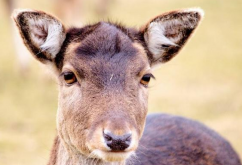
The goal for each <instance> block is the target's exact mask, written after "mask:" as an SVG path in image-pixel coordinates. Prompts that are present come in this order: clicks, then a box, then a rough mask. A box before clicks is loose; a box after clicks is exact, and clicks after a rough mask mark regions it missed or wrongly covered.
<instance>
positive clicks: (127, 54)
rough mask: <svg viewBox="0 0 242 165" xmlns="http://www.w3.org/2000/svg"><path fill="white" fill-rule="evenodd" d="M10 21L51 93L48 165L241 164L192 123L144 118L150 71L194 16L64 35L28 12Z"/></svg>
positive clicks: (98, 26) (180, 14) (182, 37)
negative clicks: (52, 81) (52, 134)
mask: <svg viewBox="0 0 242 165" xmlns="http://www.w3.org/2000/svg"><path fill="white" fill-rule="evenodd" d="M12 17H13V19H14V21H15V23H16V27H17V29H18V31H19V33H20V35H21V37H22V40H23V42H24V44H25V46H26V47H27V48H28V49H29V51H30V52H31V53H32V55H33V57H34V58H35V59H36V60H38V61H39V62H40V63H42V64H44V65H45V66H47V67H48V68H49V69H50V70H51V71H52V72H53V74H54V77H55V78H56V81H57V82H58V86H59V95H58V110H57V119H56V124H57V136H56V138H55V140H54V145H53V148H52V151H51V154H50V159H49V162H48V165H92V164H97V165H132V164H135V165H241V161H240V158H239V156H238V155H237V153H236V151H235V150H234V149H233V147H232V146H231V145H230V143H229V142H228V141H227V140H226V139H224V138H223V137H222V136H221V135H219V134H218V133H216V132H215V131H213V130H212V129H210V128H208V127H207V126H205V125H203V124H201V123H200V122H198V121H195V120H192V119H187V118H184V117H180V116H175V115H169V114H162V113H157V114H148V86H149V82H150V80H151V79H154V78H155V77H154V75H153V73H152V71H153V70H154V68H156V67H157V66H159V65H161V64H163V63H166V62H168V61H170V60H171V59H172V58H173V57H175V56H176V55H177V54H178V52H179V51H180V50H181V49H182V48H183V46H184V45H185V43H187V41H188V39H189V38H190V37H191V35H192V34H193V32H194V30H195V29H196V28H197V27H198V25H199V23H200V22H201V20H202V18H203V10H202V9H200V8H191V9H182V10H174V11H171V12H166V13H163V14H161V15H158V16H156V17H154V18H152V19H151V20H150V21H148V23H146V24H144V25H143V26H141V28H139V29H137V28H130V27H125V26H124V25H121V24H117V23H112V22H97V23H94V24H89V25H86V26H83V27H71V28H66V27H65V26H64V25H63V23H61V21H60V20H58V19H57V18H55V17H54V16H52V15H50V14H47V13H45V12H43V11H36V10H21V9H17V10H15V11H14V13H13V15H12Z"/></svg>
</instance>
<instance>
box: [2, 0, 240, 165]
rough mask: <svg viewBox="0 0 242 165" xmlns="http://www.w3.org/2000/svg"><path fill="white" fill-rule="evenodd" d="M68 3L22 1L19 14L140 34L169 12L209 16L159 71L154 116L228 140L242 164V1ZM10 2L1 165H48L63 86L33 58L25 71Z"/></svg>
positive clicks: (152, 99)
mask: <svg viewBox="0 0 242 165" xmlns="http://www.w3.org/2000/svg"><path fill="white" fill-rule="evenodd" d="M60 1H64V0H35V1H31V0H16V2H15V4H13V6H12V7H11V8H32V9H38V10H44V11H46V12H49V13H52V14H54V15H58V16H59V17H60V18H61V19H62V20H63V22H64V23H66V24H67V26H70V25H84V24H86V23H93V22H96V21H98V20H106V19H107V18H109V19H111V20H114V21H119V22H123V23H124V24H125V25H127V26H133V27H139V26H141V25H143V24H144V23H146V22H147V21H148V20H149V19H150V18H152V17H154V16H156V15H159V14H161V13H162V12H166V11H170V10H174V9H181V8H189V7H201V8H202V9H204V11H205V18H204V20H203V22H202V24H201V25H200V27H199V28H198V30H197V31H196V33H195V35H194V36H193V38H192V39H191V40H190V41H189V43H188V44H187V45H186V46H185V48H184V49H183V50H182V52H181V53H180V54H179V55H178V56H177V57H176V58H174V59H173V60H172V61H171V62H169V63H167V64H164V65H162V66H161V67H160V68H159V69H157V70H156V71H155V76H156V81H155V82H153V83H152V85H151V87H150V98H149V112H150V113H151V112H164V113H170V114H176V115H182V116H185V117H188V118H191V119H195V120H198V121H200V122H202V123H204V124H205V125H207V126H209V127H211V128H212V129H214V130H215V131H217V132H219V133H220V134H221V135H222V136H224V137H225V138H226V139H228V140H229V141H230V143H231V144H232V145H233V147H234V148H235V150H236V151H237V152H238V153H239V155H240V157H241V156H242V140H241V139H242V1H241V0H233V1H228V0H196V1H194V0H81V1H80V2H77V3H76V4H75V5H73V4H71V1H70V0H69V1H68V3H67V4H65V5H61V3H65V2H60ZM6 2H7V1H6V0H1V1H0V165H43V164H46V163H47V161H48V158H49V153H50V150H51V146H52V142H53V139H54V136H55V135H56V129H55V115H56V109H57V93H58V90H57V83H56V82H54V80H52V79H51V77H50V76H49V73H48V72H46V71H45V68H44V67H43V66H41V65H40V64H39V63H38V62H36V61H34V60H33V58H32V57H30V56H29V55H27V57H30V58H28V60H29V61H28V60H27V62H22V63H21V62H20V60H19V58H18V57H17V56H16V51H15V47H16V46H15V45H16V43H17V45H18V46H19V45H20V47H21V44H22V43H21V42H20V43H18V41H17V42H14V38H16V37H14V36H16V33H14V32H13V30H14V29H13V28H12V21H11V19H10V12H11V8H10V10H8V9H7V6H6ZM9 11H10V12H9ZM19 52H21V53H20V55H21V54H22V55H23V56H24V55H25V54H26V51H25V50H23V51H19ZM24 61H26V60H24ZM24 63H26V64H24Z"/></svg>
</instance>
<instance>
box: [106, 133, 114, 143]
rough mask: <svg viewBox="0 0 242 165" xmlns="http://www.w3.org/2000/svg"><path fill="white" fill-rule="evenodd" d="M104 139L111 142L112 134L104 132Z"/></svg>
mask: <svg viewBox="0 0 242 165" xmlns="http://www.w3.org/2000/svg"><path fill="white" fill-rule="evenodd" d="M104 139H105V140H106V141H107V142H111V141H112V137H111V136H110V135H107V134H105V133H104Z"/></svg>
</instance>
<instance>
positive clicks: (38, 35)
mask: <svg viewBox="0 0 242 165" xmlns="http://www.w3.org/2000/svg"><path fill="white" fill-rule="evenodd" d="M28 23H29V30H30V37H31V40H32V41H33V43H34V44H35V45H36V46H37V47H39V48H40V51H45V52H47V53H49V54H50V56H51V58H52V59H54V58H55V57H56V54H57V53H58V52H59V51H60V48H61V45H62V43H63V41H64V40H65V33H64V28H63V25H62V24H61V23H60V22H58V21H56V20H54V19H50V18H46V17H43V18H35V17H33V18H30V19H29V20H28Z"/></svg>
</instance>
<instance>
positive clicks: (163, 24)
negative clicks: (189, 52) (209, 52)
mask: <svg viewBox="0 0 242 165" xmlns="http://www.w3.org/2000/svg"><path fill="white" fill-rule="evenodd" d="M202 17H203V10H201V9H199V8H196V9H187V10H177V11H172V12H168V13H164V14H162V15H159V16H157V17H155V18H154V19H152V20H151V21H149V22H148V23H147V24H146V25H145V26H144V27H142V28H141V33H142V34H143V35H144V39H145V42H146V45H147V46H148V49H149V51H150V52H151V54H152V56H151V57H149V58H150V61H151V64H152V66H153V65H156V64H158V63H164V62H167V61H169V60H171V59H172V58H173V57H174V56H175V55H176V54H177V53H178V52H179V51H180V50H181V48H182V47H183V46H184V44H185V43H186V42H187V40H188V38H189V37H190V36H191V34H192V33H193V32H194V30H195V29H196V27H197V26H198V24H199V22H200V20H201V19H202Z"/></svg>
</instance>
